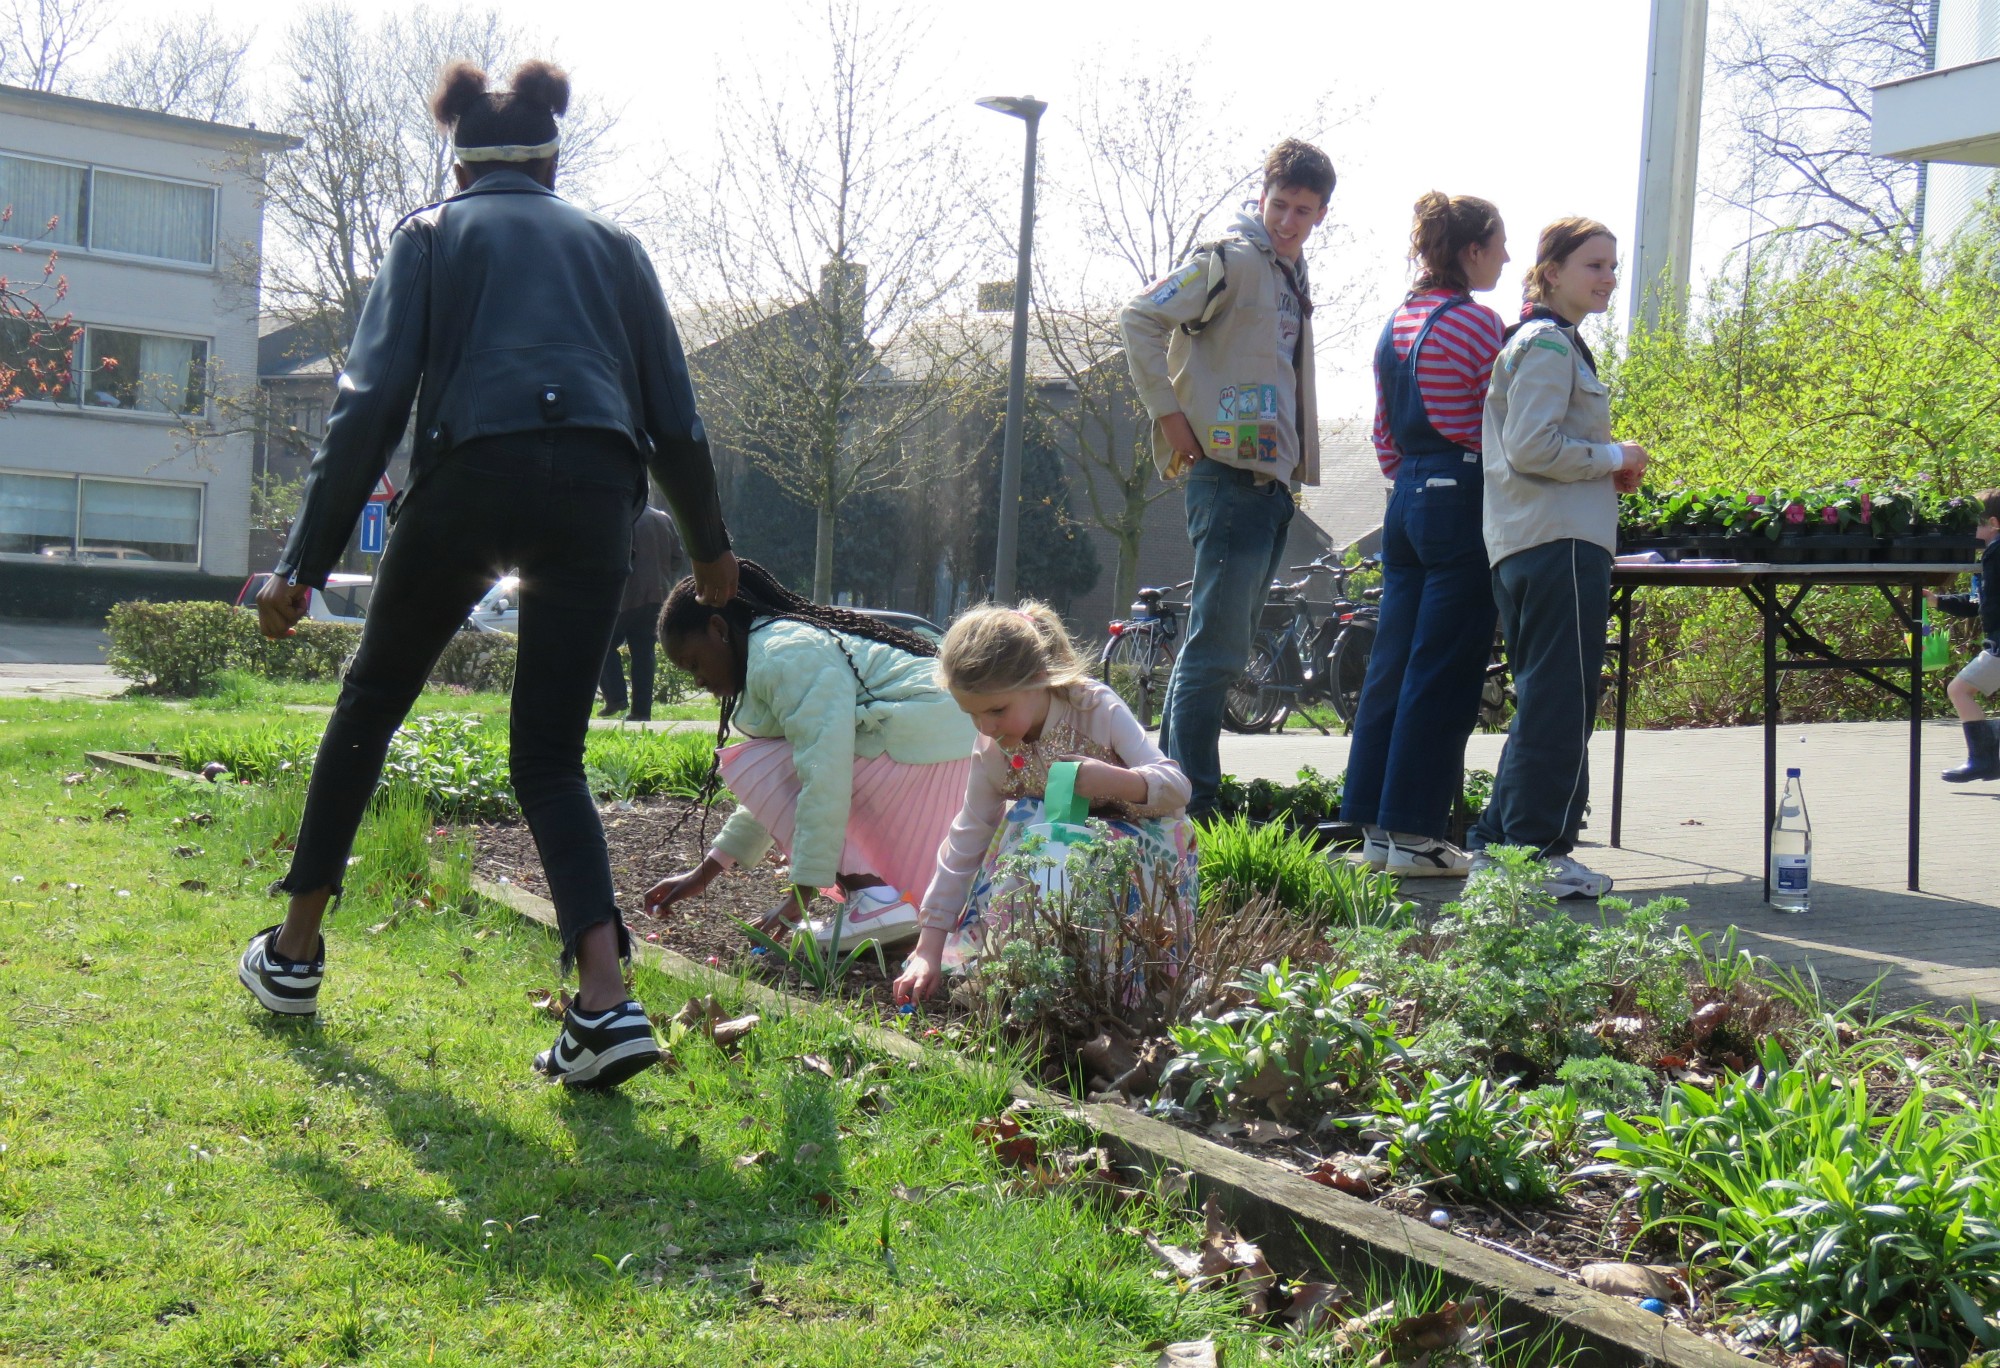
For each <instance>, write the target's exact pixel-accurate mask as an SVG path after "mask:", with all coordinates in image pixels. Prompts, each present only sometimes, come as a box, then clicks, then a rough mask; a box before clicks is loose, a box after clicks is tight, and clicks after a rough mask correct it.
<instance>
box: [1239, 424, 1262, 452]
mask: <svg viewBox="0 0 2000 1368" xmlns="http://www.w3.org/2000/svg"><path fill="white" fill-rule="evenodd" d="M1236 450H1237V451H1238V452H1239V453H1241V454H1242V455H1244V456H1255V455H1256V454H1257V425H1256V424H1255V423H1239V424H1237V425H1236Z"/></svg>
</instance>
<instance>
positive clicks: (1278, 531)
mask: <svg viewBox="0 0 2000 1368" xmlns="http://www.w3.org/2000/svg"><path fill="white" fill-rule="evenodd" d="M1186 498H1187V525H1188V540H1189V541H1191V542H1193V543H1194V593H1193V595H1192V598H1191V602H1190V603H1189V606H1188V633H1187V641H1186V643H1185V644H1184V645H1183V646H1182V647H1181V653H1180V657H1179V658H1178V659H1177V660H1175V661H1174V677H1173V679H1172V681H1171V682H1169V683H1168V685H1167V702H1166V706H1165V707H1164V708H1163V709H1162V710H1161V715H1160V749H1161V750H1163V751H1165V752H1166V753H1167V756H1168V758H1169V759H1171V760H1172V761H1173V762H1174V763H1175V764H1177V765H1179V766H1180V767H1181V770H1182V771H1183V772H1184V773H1185V774H1186V775H1187V777H1188V783H1189V784H1190V785H1191V786H1192V787H1193V789H1194V796H1193V797H1192V798H1190V799H1189V800H1188V815H1189V816H1191V817H1203V816H1206V815H1208V813H1209V812H1210V811H1211V810H1212V809H1213V808H1214V807H1215V791H1216V789H1217V788H1219V787H1220V786H1221V784H1222V757H1221V755H1220V754H1219V753H1218V750H1217V743H1218V742H1220V741H1221V739H1222V706H1223V703H1224V701H1225V700H1226V699H1227V698H1228V695H1229V686H1230V684H1231V683H1233V682H1234V681H1235V680H1236V678H1237V677H1238V676H1239V675H1241V674H1242V673H1243V663H1244V662H1245V661H1246V660H1248V659H1249V657H1250V643H1251V641H1252V639H1253V638H1254V637H1255V635H1256V632H1257V623H1258V620H1259V618H1260V617H1261V616H1262V615H1263V609H1264V599H1265V595H1266V593H1267V591H1268V590H1269V588H1270V584H1271V579H1272V577H1273V576H1274V575H1276V574H1277V573H1278V568H1279V567H1280V566H1281V565H1282V564H1283V563H1284V559H1285V535H1286V533H1287V532H1289V531H1290V529H1291V525H1292V511H1293V504H1292V491H1291V490H1290V489H1289V488H1287V487H1286V485H1285V483H1284V481H1282V480H1271V481H1268V482H1266V483H1264V484H1261V485H1260V484H1257V483H1256V482H1255V481H1254V480H1253V479H1252V478H1251V473H1250V472H1249V471H1247V470H1237V469H1235V468H1233V467H1231V466H1226V465H1223V464H1222V463H1221V462H1219V461H1196V462H1195V465H1194V469H1193V470H1191V471H1189V472H1188V475H1187V491H1186Z"/></svg>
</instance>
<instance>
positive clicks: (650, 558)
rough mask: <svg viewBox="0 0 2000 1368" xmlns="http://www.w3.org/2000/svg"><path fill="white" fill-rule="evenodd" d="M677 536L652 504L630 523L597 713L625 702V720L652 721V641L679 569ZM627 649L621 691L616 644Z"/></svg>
mask: <svg viewBox="0 0 2000 1368" xmlns="http://www.w3.org/2000/svg"><path fill="white" fill-rule="evenodd" d="M680 558H681V539H680V535H679V534H678V533H677V532H675V531H674V520H673V519H672V518H670V517H668V516H667V515H666V514H665V513H662V512H661V511H660V510H659V509H657V508H650V507H649V508H647V509H645V510H644V511H642V512H641V513H640V514H639V520H638V521H637V522H635V523H633V524H632V573H631V574H630V575H628V576H626V577H625V595H624V597H623V598H621V599H619V601H618V622H617V624H616V625H615V626H613V627H612V629H611V649H610V650H608V651H606V652H605V653H604V669H603V670H602V672H600V673H599V675H598V678H597V687H598V688H599V689H600V690H601V691H602V692H603V694H604V711H603V712H601V713H599V714H598V716H600V717H616V716H618V715H619V714H620V713H622V712H624V711H625V710H626V708H627V707H628V706H629V707H630V708H631V716H630V717H628V718H627V719H626V720H627V721H628V722H650V721H652V720H653V640H654V636H653V634H654V631H655V629H656V625H657V623H658V622H659V618H660V606H661V605H662V604H664V603H665V602H666V601H667V591H668V590H669V589H670V588H672V587H673V583H674V581H675V580H677V579H679V578H680V577H681V574H680V565H679V562H680ZM620 646H623V647H625V648H626V649H627V650H628V651H630V652H631V653H632V691H631V693H630V694H629V695H628V694H627V693H626V691H625V669H624V666H623V665H621V664H620V663H619V659H618V648H619V647H620Z"/></svg>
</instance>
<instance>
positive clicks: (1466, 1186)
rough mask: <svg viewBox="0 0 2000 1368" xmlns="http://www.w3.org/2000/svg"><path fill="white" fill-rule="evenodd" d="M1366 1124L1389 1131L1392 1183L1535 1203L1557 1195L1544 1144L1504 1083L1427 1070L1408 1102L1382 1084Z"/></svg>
mask: <svg viewBox="0 0 2000 1368" xmlns="http://www.w3.org/2000/svg"><path fill="white" fill-rule="evenodd" d="M1364 1119H1366V1120H1367V1121H1368V1124H1370V1125H1371V1126H1372V1127H1373V1128H1374V1129H1376V1130H1378V1131H1385V1132H1387V1135H1388V1138H1387V1139H1385V1140H1384V1141H1383V1142H1382V1144H1381V1147H1380V1148H1381V1157H1382V1160H1383V1162H1384V1163H1386V1164H1387V1165H1388V1166H1389V1175H1390V1177H1392V1178H1394V1179H1395V1180H1396V1181H1397V1182H1406V1183H1434V1184H1438V1185H1441V1186H1443V1187H1446V1188H1450V1189H1454V1190H1456V1191H1458V1192H1462V1193H1464V1194H1465V1195H1466V1196H1468V1197H1490V1198H1492V1199H1493V1200H1495V1201H1498V1202H1540V1201H1545V1200H1547V1199H1548V1198H1549V1196H1551V1195H1552V1194H1553V1193H1554V1191H1555V1174H1554V1173H1553V1172H1552V1171H1551V1170H1550V1168H1549V1164H1548V1160H1547V1158H1546V1157H1545V1155H1544V1150H1545V1149H1546V1148H1547V1146H1546V1142H1544V1141H1543V1140H1541V1139H1540V1138H1539V1137H1537V1136H1536V1135H1535V1133H1534V1131H1533V1129H1532V1127H1531V1126H1530V1125H1529V1122H1528V1117H1527V1114H1526V1111H1525V1109H1524V1108H1523V1106H1522V1102H1521V1096H1520V1094H1519V1093H1517V1092H1515V1091H1514V1089H1513V1088H1512V1087H1511V1086H1509V1085H1507V1084H1502V1083H1494V1082H1493V1081H1492V1080H1490V1079H1486V1078H1480V1077H1476V1076H1474V1075H1471V1074H1467V1075H1464V1076H1462V1077H1459V1078H1453V1079H1447V1078H1445V1077H1444V1075H1442V1074H1437V1073H1431V1074H1426V1075H1425V1077H1424V1085H1423V1087H1422V1088H1421V1089H1420V1090H1419V1091H1418V1092H1417V1093H1416V1095H1415V1096H1413V1097H1411V1098H1409V1099H1407V1100H1405V1099H1404V1098H1403V1097H1401V1096H1400V1095H1399V1094H1398V1093H1397V1092H1396V1090H1395V1088H1394V1087H1392V1086H1390V1085H1388V1084H1384V1085H1383V1087H1382V1089H1381V1091H1380V1092H1379V1093H1378V1094H1377V1096H1376V1099H1375V1109H1374V1114H1373V1115H1372V1116H1371V1117H1368V1118H1364Z"/></svg>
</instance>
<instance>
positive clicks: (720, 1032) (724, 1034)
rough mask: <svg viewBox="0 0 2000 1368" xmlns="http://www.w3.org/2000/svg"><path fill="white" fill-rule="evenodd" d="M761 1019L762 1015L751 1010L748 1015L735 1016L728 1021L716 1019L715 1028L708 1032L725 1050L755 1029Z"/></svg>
mask: <svg viewBox="0 0 2000 1368" xmlns="http://www.w3.org/2000/svg"><path fill="white" fill-rule="evenodd" d="M762 1020H763V1018H762V1017H760V1016H758V1015H757V1014H756V1013H755V1012H752V1013H750V1015H749V1016H740V1017H735V1018H733V1019H732V1020H729V1021H718V1022H716V1023H715V1029H714V1030H713V1031H712V1032H710V1034H711V1035H712V1036H713V1037H714V1039H715V1043H716V1044H717V1045H720V1046H721V1047H722V1048H723V1049H725V1050H726V1049H728V1048H729V1047H730V1046H731V1045H734V1044H735V1043H736V1042H737V1041H739V1040H741V1039H743V1037H744V1036H747V1035H749V1034H750V1032H752V1031H754V1030H756V1029H757V1023H758V1022H760V1021H762Z"/></svg>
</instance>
